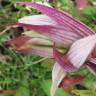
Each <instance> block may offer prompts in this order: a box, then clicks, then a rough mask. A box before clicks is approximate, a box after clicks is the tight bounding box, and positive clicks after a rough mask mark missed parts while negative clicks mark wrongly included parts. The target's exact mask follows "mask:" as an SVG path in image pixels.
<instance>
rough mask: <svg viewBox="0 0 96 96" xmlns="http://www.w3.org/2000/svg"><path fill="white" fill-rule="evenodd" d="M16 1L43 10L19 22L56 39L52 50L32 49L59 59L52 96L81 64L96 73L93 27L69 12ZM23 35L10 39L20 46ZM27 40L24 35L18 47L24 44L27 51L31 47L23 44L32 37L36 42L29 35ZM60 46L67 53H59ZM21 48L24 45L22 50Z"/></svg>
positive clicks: (22, 25) (95, 43) (53, 75)
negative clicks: (68, 74)
mask: <svg viewBox="0 0 96 96" xmlns="http://www.w3.org/2000/svg"><path fill="white" fill-rule="evenodd" d="M17 4H19V5H25V6H30V7H32V8H34V9H37V10H38V11H40V12H41V13H42V14H39V15H32V16H25V17H23V18H21V19H19V20H18V23H17V25H18V26H21V27H24V28H27V29H30V30H34V31H35V32H38V33H39V34H42V35H44V36H46V37H48V38H49V40H50V41H51V42H53V43H51V51H47V50H46V51H45V50H43V49H42V50H40V49H38V50H37V49H35V48H34V47H33V48H31V51H32V52H33V53H34V54H36V55H38V54H39V55H41V56H45V54H46V56H47V57H48V58H54V59H55V61H56V63H55V65H54V67H53V70H52V88H51V96H54V95H55V93H56V90H57V89H58V86H59V85H60V83H61V82H62V80H63V79H64V78H65V77H66V74H67V73H68V72H75V71H78V70H79V69H80V68H81V67H87V68H88V69H89V70H90V71H91V72H92V73H94V74H96V55H95V54H96V48H95V45H96V34H95V32H94V31H93V30H92V29H90V28H89V27H88V26H87V25H85V24H83V23H82V22H80V21H79V20H76V19H74V18H73V17H72V16H70V15H69V14H68V13H66V12H61V11H58V10H56V9H54V8H51V7H48V6H45V5H42V4H38V3H31V2H17ZM21 38H22V37H20V38H19V39H17V40H16V39H15V40H13V41H12V40H11V41H10V42H13V44H14V43H15V44H17V45H18V42H22V40H21ZM25 39H27V38H25V37H23V41H24V42H23V45H22V44H20V43H19V45H18V46H19V47H17V48H19V49H20V47H23V48H25V50H27V49H28V48H27V49H26V47H24V46H25V45H26V44H30V43H29V42H30V40H31V43H32V44H33V45H34V43H33V42H32V39H33V38H31V39H30V37H29V39H27V40H25ZM20 40H21V41H20ZM17 41H18V42H17ZM25 41H27V42H25ZM38 42H39V41H38ZM38 42H37V43H38ZM35 43H36V42H35ZM54 43H55V44H54ZM33 45H32V46H33ZM52 46H53V48H52ZM57 46H63V48H67V49H68V52H67V54H62V53H60V51H59V50H58V49H57ZM22 50H23V49H22V48H21V49H20V50H19V51H22ZM28 50H29V49H28ZM28 50H27V51H28ZM34 51H35V52H34ZM40 52H41V53H40Z"/></svg>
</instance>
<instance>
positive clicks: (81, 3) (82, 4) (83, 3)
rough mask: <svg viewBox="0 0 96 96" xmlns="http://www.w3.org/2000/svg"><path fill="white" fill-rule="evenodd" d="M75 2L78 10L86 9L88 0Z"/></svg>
mask: <svg viewBox="0 0 96 96" xmlns="http://www.w3.org/2000/svg"><path fill="white" fill-rule="evenodd" d="M75 2H76V6H77V9H78V10H82V9H84V8H85V7H86V6H87V4H88V0H75Z"/></svg>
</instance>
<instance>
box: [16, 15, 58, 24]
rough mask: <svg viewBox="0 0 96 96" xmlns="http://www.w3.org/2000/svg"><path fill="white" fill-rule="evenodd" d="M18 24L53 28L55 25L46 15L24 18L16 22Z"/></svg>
mask: <svg viewBox="0 0 96 96" xmlns="http://www.w3.org/2000/svg"><path fill="white" fill-rule="evenodd" d="M18 22H19V23H24V24H29V25H50V26H55V25H57V23H56V22H55V21H53V20H52V19H51V18H50V17H48V16H47V15H32V16H25V17H23V18H21V19H19V21H18Z"/></svg>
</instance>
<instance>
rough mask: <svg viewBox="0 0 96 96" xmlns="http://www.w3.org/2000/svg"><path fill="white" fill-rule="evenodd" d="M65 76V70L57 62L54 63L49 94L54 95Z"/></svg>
mask: <svg viewBox="0 0 96 96" xmlns="http://www.w3.org/2000/svg"><path fill="white" fill-rule="evenodd" d="M65 76H66V72H65V71H64V69H63V68H62V67H61V66H60V65H59V64H58V63H55V65H54V66H53V70H52V86H51V96H55V94H56V91H57V89H58V86H59V85H60V83H61V81H62V80H63V78H64V77H65Z"/></svg>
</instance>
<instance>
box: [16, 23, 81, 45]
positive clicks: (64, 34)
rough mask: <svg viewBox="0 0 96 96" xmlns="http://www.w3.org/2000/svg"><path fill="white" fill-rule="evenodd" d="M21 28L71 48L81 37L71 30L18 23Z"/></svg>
mask: <svg viewBox="0 0 96 96" xmlns="http://www.w3.org/2000/svg"><path fill="white" fill-rule="evenodd" d="M17 24H18V25H19V26H22V27H25V28H28V29H31V30H34V31H37V32H39V33H40V34H43V35H45V36H48V37H49V38H51V39H52V40H53V41H54V42H56V43H61V44H64V45H66V46H69V45H70V44H72V43H73V42H74V41H76V40H77V39H79V38H81V36H79V35H77V34H75V33H72V32H71V31H70V30H69V29H67V28H66V29H64V28H61V27H58V26H49V25H29V24H24V23H17Z"/></svg>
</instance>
